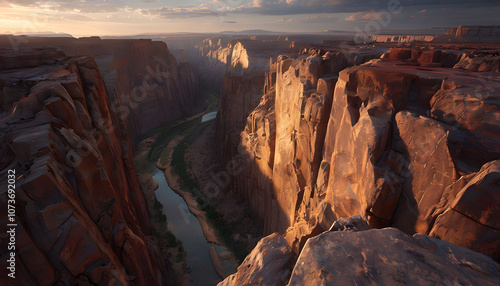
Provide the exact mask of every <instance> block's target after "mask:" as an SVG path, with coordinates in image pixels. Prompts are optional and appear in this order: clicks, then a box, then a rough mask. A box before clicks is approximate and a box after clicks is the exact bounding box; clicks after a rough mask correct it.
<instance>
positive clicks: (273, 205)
mask: <svg viewBox="0 0 500 286" xmlns="http://www.w3.org/2000/svg"><path fill="white" fill-rule="evenodd" d="M360 54H361V55H366V56H364V58H365V59H366V60H365V61H368V62H366V63H364V64H360V65H357V66H354V67H350V68H347V69H344V68H345V67H346V66H347V65H348V63H349V62H350V63H352V59H353V58H356V57H358V58H361V56H360ZM353 55H354V56H353ZM379 56H380V54H379ZM488 57H489V56H488ZM372 58H373V57H370V56H369V53H368V55H367V51H359V53H358V54H356V52H352V51H351V52H350V53H348V54H347V55H346V53H338V54H335V53H333V52H325V51H318V52H314V51H309V52H307V53H305V54H302V55H300V56H298V57H297V56H296V57H289V56H280V57H278V58H277V60H275V63H276V64H275V65H274V66H273V65H271V69H270V72H269V73H270V74H275V78H276V80H275V81H273V83H274V84H269V85H268V84H266V86H270V87H271V88H267V89H266V92H265V93H264V94H265V95H264V96H263V97H262V98H261V101H260V103H259V105H258V106H257V108H256V109H254V111H253V112H252V113H250V116H248V118H247V125H246V127H245V129H244V131H243V132H242V133H241V138H240V148H239V152H240V153H242V154H244V155H245V156H246V157H245V158H246V159H247V160H248V162H249V163H248V164H246V165H245V166H244V167H242V169H241V172H240V173H239V175H237V176H236V178H235V181H236V182H237V184H236V187H235V189H237V191H238V192H239V193H240V194H241V195H242V196H243V197H244V198H246V199H247V200H248V202H249V204H250V206H251V209H252V211H253V212H254V215H255V216H256V217H258V218H260V219H261V220H262V221H263V223H264V227H265V232H266V233H271V232H274V231H278V232H280V233H282V234H284V237H285V238H286V240H287V241H288V244H289V245H290V246H291V248H292V249H293V250H294V251H295V252H296V253H299V252H300V250H301V249H302V248H303V247H304V245H305V243H306V241H307V239H308V238H310V237H314V236H316V235H318V234H319V233H321V232H323V231H325V230H327V229H328V228H329V226H330V225H331V224H332V222H334V221H335V220H336V219H337V218H342V217H350V216H353V215H361V216H362V217H363V218H364V219H365V220H366V221H367V222H369V224H370V225H371V226H372V227H388V226H393V227H396V228H398V229H400V230H402V231H404V232H406V233H408V234H414V233H419V234H425V235H431V236H434V237H437V238H440V239H443V240H447V241H450V242H452V243H454V244H457V245H459V246H463V247H467V248H470V249H472V250H474V251H477V252H481V253H483V254H486V255H488V256H490V257H492V258H494V259H495V260H499V259H500V257H499V255H500V249H499V246H498V243H496V242H498V240H499V239H500V232H499V227H498V225H496V224H495V223H494V222H493V221H494V219H492V218H495V219H496V218H499V216H500V203H499V200H498V198H497V193H498V185H497V184H495V183H493V182H495V179H494V178H496V177H498V171H497V166H496V165H497V162H498V160H499V159H500V154H499V153H498V152H499V151H498V150H500V148H499V147H500V146H499V145H498V144H499V138H498V136H497V133H498V132H496V130H497V129H499V128H500V127H499V126H500V121H499V120H500V119H499V118H500V106H499V104H498V98H499V96H500V94H499V93H498V90H500V85H499V83H498V81H497V80H494V78H495V75H496V73H494V72H493V74H492V70H493V69H484V71H483V72H477V71H476V72H471V71H470V70H468V69H467V68H465V69H464V68H462V66H460V65H459V64H460V62H463V60H464V57H463V56H462V54H460V53H458V52H456V51H439V50H425V49H407V48H395V49H391V50H390V51H389V52H387V53H385V54H384V55H383V56H382V57H381V59H374V60H370V59H372ZM461 59H462V60H461ZM459 61H460V62H459ZM271 62H273V61H271ZM489 62H490V61H488V63H489ZM457 63H458V64H457ZM494 64H495V63H493V65H494ZM342 65H344V66H343V67H342V68H338V67H340V66H342ZM453 67H455V68H453ZM342 69H343V70H342ZM339 70H341V71H340V73H338V72H339ZM476 70H479V69H476ZM337 73H338V74H337ZM473 198H474V199H473ZM472 201H474V202H475V203H472Z"/></svg>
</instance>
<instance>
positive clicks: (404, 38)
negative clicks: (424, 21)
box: [370, 35, 437, 43]
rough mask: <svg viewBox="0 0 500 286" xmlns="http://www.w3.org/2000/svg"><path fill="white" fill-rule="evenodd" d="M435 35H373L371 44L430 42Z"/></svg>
mask: <svg viewBox="0 0 500 286" xmlns="http://www.w3.org/2000/svg"><path fill="white" fill-rule="evenodd" d="M436 38H437V36H436V35H373V36H371V39H370V40H371V41H372V42H378V43H384V42H391V43H411V42H432V41H433V40H434V39H436Z"/></svg>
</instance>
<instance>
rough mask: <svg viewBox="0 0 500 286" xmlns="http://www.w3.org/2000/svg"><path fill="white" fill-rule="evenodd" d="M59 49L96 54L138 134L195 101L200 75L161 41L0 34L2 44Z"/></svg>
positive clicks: (121, 112) (123, 116)
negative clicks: (23, 36)
mask: <svg viewBox="0 0 500 286" xmlns="http://www.w3.org/2000/svg"><path fill="white" fill-rule="evenodd" d="M12 41H17V43H18V46H16V48H19V49H23V48H45V47H54V48H58V49H61V50H62V51H63V52H64V53H66V54H67V55H69V56H82V55H86V56H90V57H92V58H94V59H95V60H96V63H97V65H98V67H99V69H100V71H101V74H102V77H103V80H104V82H105V85H106V89H107V92H108V95H109V97H110V98H111V103H112V105H113V107H114V108H115V110H116V111H117V114H118V117H119V119H120V120H122V121H124V123H125V124H126V125H127V126H128V127H129V130H130V134H131V136H132V138H133V139H136V138H138V137H140V136H142V135H145V134H146V133H147V132H149V131H151V130H153V129H155V128H158V127H160V126H163V125H166V124H167V123H169V122H172V121H174V120H176V119H179V118H181V117H184V116H186V115H189V114H192V113H193V112H194V111H195V109H196V108H197V107H198V106H197V104H198V103H199V100H198V99H199V98H198V94H199V93H198V89H199V87H198V81H197V79H196V76H195V74H194V72H193V69H192V67H191V65H190V64H189V63H185V62H183V63H177V61H176V59H175V57H174V56H173V55H172V54H171V53H170V52H169V50H168V47H167V45H166V44H165V43H164V42H156V41H151V40H148V39H141V40H101V39H100V38H98V37H91V38H80V39H74V38H27V39H26V40H23V41H21V40H19V37H16V38H0V47H4V48H7V49H12Z"/></svg>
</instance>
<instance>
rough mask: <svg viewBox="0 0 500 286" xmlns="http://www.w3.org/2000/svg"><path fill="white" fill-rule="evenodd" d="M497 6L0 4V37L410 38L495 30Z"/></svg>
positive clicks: (444, 0)
mask: <svg viewBox="0 0 500 286" xmlns="http://www.w3.org/2000/svg"><path fill="white" fill-rule="evenodd" d="M499 13H500V7H499V5H498V3H497V2H496V1H487V0H483V1H476V2H475V3H471V2H470V1H462V0H458V1H449V0H440V1H430V0H424V1H411V0H401V1H398V0H388V1H369V0H354V1H347V0H324V1H322V0H286V1H285V0H212V1H199V0H186V1H183V2H182V5H180V4H179V3H178V2H177V1H172V0H140V1H131V0H125V1H117V0H59V1H27V0H12V1H11V0H7V1H6V0H0V15H1V17H0V25H1V27H2V29H0V33H5V34H29V33H40V32H47V31H50V32H53V33H67V34H71V35H73V36H75V37H81V36H130V35H139V34H162V33H219V32H221V31H244V30H266V31H273V32H277V33H321V32H323V31H325V30H341V31H351V32H354V33H356V32H358V31H366V32H370V33H378V32H380V31H382V30H384V29H392V30H415V29H427V28H431V27H452V26H459V25H495V24H499V22H498V20H497V15H498V14H499Z"/></svg>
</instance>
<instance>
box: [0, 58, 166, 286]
mask: <svg viewBox="0 0 500 286" xmlns="http://www.w3.org/2000/svg"><path fill="white" fill-rule="evenodd" d="M47 55H50V57H47ZM46 58H50V60H49V61H47V60H46ZM9 61H10V62H16V63H17V66H16V68H5V66H3V63H4V62H9ZM0 62H1V63H2V67H3V68H2V70H1V71H0V91H1V92H0V98H1V100H0V102H1V106H0V109H1V114H0V129H1V130H2V131H1V133H0V141H2V144H1V145H0V146H1V149H0V153H1V155H2V160H1V165H0V166H1V170H2V171H1V176H0V178H1V179H0V181H1V185H2V186H7V181H6V180H7V171H8V170H9V169H10V170H15V172H16V177H17V181H16V187H17V188H16V191H17V192H16V203H15V206H16V221H17V224H18V226H17V228H16V249H17V250H16V259H17V264H16V267H17V273H16V276H17V279H16V280H9V281H7V280H6V279H10V278H7V275H6V273H5V271H6V264H5V263H6V260H7V256H8V255H9V252H8V251H7V248H6V246H7V242H8V241H7V239H6V237H5V236H3V238H2V239H1V241H0V243H1V245H2V247H1V250H2V254H1V255H2V258H1V262H0V263H1V268H2V275H1V277H0V280H1V281H2V282H1V284H4V285H6V284H5V283H11V282H13V281H15V282H16V283H18V284H19V285H55V284H58V283H62V284H64V285H76V284H82V285H90V284H92V285H115V284H123V285H164V284H168V281H169V277H168V272H167V269H166V267H165V264H164V262H163V259H162V258H161V254H160V252H159V249H158V247H157V246H156V243H155V239H154V238H153V237H152V236H150V235H151V232H150V226H149V218H148V213H147V208H146V204H145V201H144V198H143V195H142V193H141V190H140V187H139V183H138V179H137V175H136V173H135V169H134V165H133V150H134V148H133V144H132V141H131V139H130V138H131V137H130V135H129V133H128V129H127V127H126V126H124V125H120V121H119V118H118V115H117V113H116V112H115V109H114V108H113V105H112V102H111V100H110V98H109V97H108V96H107V94H106V88H105V85H104V81H103V79H102V77H101V74H100V72H99V69H98V66H97V64H96V62H95V61H94V60H93V59H92V58H89V57H76V58H65V57H64V54H62V53H61V52H57V51H47V50H41V51H28V52H26V53H25V54H9V53H2V57H1V58H0ZM6 191H7V190H6V189H4V188H2V191H1V195H0V208H1V209H4V210H6V209H7V206H6V204H7V201H6V197H7V194H6ZM0 221H1V222H2V223H1V232H2V233H6V231H7V229H6V225H7V213H6V212H2V214H1V218H0ZM9 285H12V284H9Z"/></svg>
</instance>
